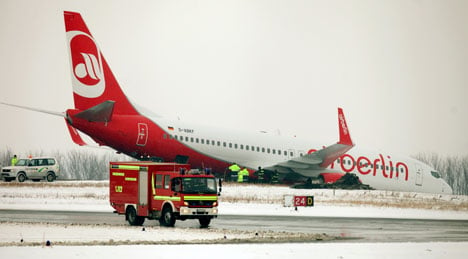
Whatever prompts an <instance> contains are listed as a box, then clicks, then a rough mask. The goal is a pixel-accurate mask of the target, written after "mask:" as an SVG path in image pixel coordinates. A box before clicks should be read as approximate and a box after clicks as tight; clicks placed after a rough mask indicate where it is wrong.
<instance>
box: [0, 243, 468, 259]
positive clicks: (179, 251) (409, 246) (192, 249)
mask: <svg viewBox="0 0 468 259" xmlns="http://www.w3.org/2000/svg"><path fill="white" fill-rule="evenodd" d="M467 246H468V243H467V242H463V243H453V242H450V243H364V244H356V243H308V244H255V245H249V244H238V245H232V244H229V245H177V246H174V245H146V246H127V245H122V246H75V247H69V246H52V247H45V248H41V247H0V253H1V254H2V257H4V258H17V259H21V258H48V259H62V258H67V259H73V258H112V259H120V258H144V257H148V256H149V257H150V258H162V259H165V258H174V257H177V258H201V257H207V258H211V257H212V258H236V259H238V258H242V259H250V258H268V259H274V258H281V259H284V258H324V259H327V258H332V259H337V258H338V259H343V258H346V259H353V258H359V259H362V258H379V259H387V258H388V259H393V258H415V259H417V258H426V259H428V258H429V259H430V258H454V259H457V258H466V247H467Z"/></svg>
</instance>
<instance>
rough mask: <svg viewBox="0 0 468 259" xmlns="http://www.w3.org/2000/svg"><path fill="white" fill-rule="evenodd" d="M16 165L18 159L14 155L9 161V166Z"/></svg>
mask: <svg viewBox="0 0 468 259" xmlns="http://www.w3.org/2000/svg"><path fill="white" fill-rule="evenodd" d="M16 163H18V158H17V157H16V155H14V156H13V158H12V159H11V166H15V165H16Z"/></svg>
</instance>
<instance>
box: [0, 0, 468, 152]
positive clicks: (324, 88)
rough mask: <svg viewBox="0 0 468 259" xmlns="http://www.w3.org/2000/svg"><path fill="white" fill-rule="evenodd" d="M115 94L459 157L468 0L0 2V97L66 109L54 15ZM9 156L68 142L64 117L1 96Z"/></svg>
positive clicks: (64, 69)
mask: <svg viewBox="0 0 468 259" xmlns="http://www.w3.org/2000/svg"><path fill="white" fill-rule="evenodd" d="M64 10H69V11H78V12H81V14H82V16H83V17H84V19H85V21H86V23H87V24H88V27H89V28H90V30H91V33H92V34H93V36H94V37H95V38H96V40H97V42H98V44H99V46H100V48H101V49H102V52H103V54H104V56H105V58H106V59H107V61H108V62H109V64H110V66H111V68H112V70H113V72H114V74H115V75H116V77H117V79H118V81H119V82H120V84H121V86H122V88H123V90H124V92H126V94H127V95H128V96H129V97H130V98H131V99H132V100H133V101H134V102H136V103H138V104H140V105H142V106H144V107H146V108H148V109H150V110H152V111H154V112H156V113H159V114H161V115H166V116H172V117H174V116H179V117H180V118H181V119H184V120H190V121H202V122H205V123H206V124H209V125H219V126H222V127H237V128H242V129H247V130H270V131H274V130H275V129H280V130H281V134H283V135H297V136H298V137H303V138H307V139H311V140H322V141H323V142H325V143H330V144H331V143H333V142H335V141H336V140H337V138H338V131H337V115H336V112H337V111H336V108H337V107H343V108H344V111H345V114H346V117H347V120H348V125H349V127H350V130H351V135H352V137H353V140H354V142H356V144H357V145H358V146H360V147H364V148H371V149H376V150H387V151H389V152H392V153H393V152H396V153H401V154H415V153H417V152H437V153H440V154H443V155H445V154H448V155H454V154H462V155H467V154H468V134H467V132H468V119H467V114H468V102H467V97H468V47H467V46H468V1H407V0H405V1H306V0H304V1H297V0H292V1H291V0H290V1H277V0H276V1H275V0H264V1H257V0H232V1H220V0H212V1H192V0H182V1H61V0H60V1H58V0H57V1H33V0H30V1H24V0H20V1H18V0H14V1H10V0H3V1H0V13H1V15H0V35H1V36H0V37H1V39H0V57H1V59H0V75H1V77H0V78H1V83H0V101H4V102H9V103H15V104H19V105H29V106H33V107H39V108H43V109H49V110H55V111H64V110H66V109H67V108H71V107H72V106H73V100H72V89H71V80H70V79H71V77H70V68H69V60H68V52H67V49H66V40H65V32H64V31H65V29H64V23H63V11H64ZM0 118H1V121H0V144H1V148H5V147H7V146H8V147H10V148H12V149H13V150H14V152H17V153H22V152H28V150H36V149H44V150H57V149H68V148H71V147H74V144H73V143H72V141H71V139H70V137H69V135H68V131H67V129H66V127H65V123H64V121H63V119H60V118H58V117H53V116H48V115H45V114H38V113H33V112H29V111H22V110H17V109H14V108H10V107H6V106H0Z"/></svg>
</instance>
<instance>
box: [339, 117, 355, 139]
mask: <svg viewBox="0 0 468 259" xmlns="http://www.w3.org/2000/svg"><path fill="white" fill-rule="evenodd" d="M338 127H339V128H340V141H339V142H338V144H343V145H348V146H354V144H353V141H352V140H351V135H350V133H349V129H348V125H347V124H346V119H345V116H344V113H343V109H342V108H338Z"/></svg>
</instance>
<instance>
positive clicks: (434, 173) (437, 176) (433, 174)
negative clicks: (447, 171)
mask: <svg viewBox="0 0 468 259" xmlns="http://www.w3.org/2000/svg"><path fill="white" fill-rule="evenodd" d="M431 174H432V176H434V177H435V178H440V174H439V172H435V171H431Z"/></svg>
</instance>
